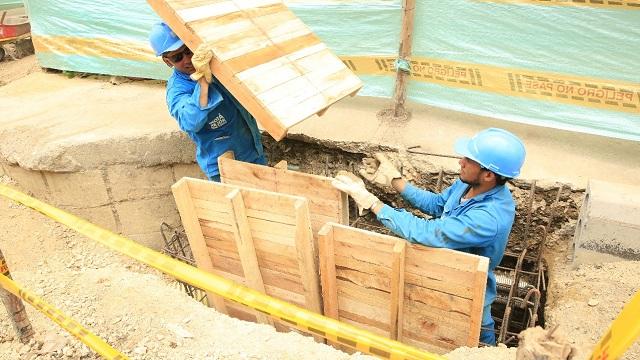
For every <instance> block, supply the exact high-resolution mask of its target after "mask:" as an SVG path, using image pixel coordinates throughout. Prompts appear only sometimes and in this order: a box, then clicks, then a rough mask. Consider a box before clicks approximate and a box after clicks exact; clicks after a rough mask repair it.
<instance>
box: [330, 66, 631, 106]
mask: <svg viewBox="0 0 640 360" xmlns="http://www.w3.org/2000/svg"><path fill="white" fill-rule="evenodd" d="M340 58H341V59H342V60H343V61H344V63H345V64H346V65H347V67H349V68H350V69H351V70H352V71H354V72H355V73H357V74H362V75H391V74H395V72H396V69H395V66H394V64H395V61H396V57H395V56H341V57H340ZM409 63H410V65H411V75H410V78H411V80H414V81H421V82H427V83H433V84H439V85H444V86H450V87H456V88H463V89H469V90H477V91H485V92H493V93H497V94H501V95H509V96H518V97H524V98H530V99H537V100H548V101H554V102H561V103H566V104H571V105H580V106H587V107H593V108H598V109H605V110H615V111H624V112H631V113H634V114H640V84H634V83H627V82H622V81H612V80H602V79H590V78H582V77H577V76H569V75H561V74H552V73H543V72H534V71H527V70H518V69H509V68H503V67H498V66H489V65H478V64H471V63H462V62H454V61H447V60H439V59H430V58H423V57H416V56H414V57H411V58H410V59H409Z"/></svg>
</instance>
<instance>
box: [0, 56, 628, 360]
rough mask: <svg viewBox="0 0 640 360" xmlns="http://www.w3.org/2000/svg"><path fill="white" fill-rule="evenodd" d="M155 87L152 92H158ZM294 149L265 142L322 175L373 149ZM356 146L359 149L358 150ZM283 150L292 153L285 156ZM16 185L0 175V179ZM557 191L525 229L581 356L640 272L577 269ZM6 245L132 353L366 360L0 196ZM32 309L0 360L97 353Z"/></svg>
mask: <svg viewBox="0 0 640 360" xmlns="http://www.w3.org/2000/svg"><path fill="white" fill-rule="evenodd" d="M34 71H40V70H39V68H38V66H37V63H36V61H35V56H29V57H26V58H24V59H20V60H17V61H3V62H0V79H2V82H3V83H0V86H2V85H4V84H6V83H8V82H10V81H13V80H16V79H19V78H22V77H24V76H25V75H27V74H29V73H31V72H34ZM106 79H108V78H106ZM97 81H106V80H105V79H103V80H99V79H98V80H97ZM141 86H145V85H144V84H141ZM150 93H151V94H152V96H155V95H156V92H150ZM24 96H28V93H25V95H24ZM150 96H151V95H150ZM16 106H17V105H16ZM101 106H102V107H103V106H104V104H101ZM96 108H98V107H96ZM43 111H46V109H43ZM295 146H296V144H295V143H291V142H281V143H273V144H267V148H268V149H269V151H270V152H271V153H272V154H281V155H282V154H287V153H289V154H291V155H290V156H289V158H291V159H295V158H297V159H298V163H296V162H293V161H292V160H290V163H291V164H293V165H298V166H299V167H300V168H301V170H302V171H306V169H305V164H308V163H312V162H313V163H315V164H316V165H315V168H314V170H309V172H313V173H322V171H325V172H326V173H327V174H330V173H335V171H337V169H338V168H341V169H351V170H353V169H355V167H356V166H357V164H358V163H359V161H360V159H361V158H362V157H363V156H365V155H370V152H371V151H372V149H371V148H370V147H362V148H361V149H362V151H360V152H358V151H351V154H352V155H349V154H348V153H344V152H341V155H336V156H337V157H341V160H340V161H336V158H332V157H328V158H327V157H319V156H313V159H309V160H310V161H305V160H304V159H303V158H301V157H300V154H301V153H300V152H298V153H297V154H298V155H297V156H294V155H293V154H296V151H292V149H294V148H295ZM333 146H336V147H341V146H342V145H341V144H333ZM305 147H307V148H309V147H310V146H309V145H307V146H305ZM345 147H346V146H345ZM356 147H357V146H356ZM349 148H350V149H353V148H354V145H350V146H349ZM382 150H384V149H382ZM318 151H320V150H318ZM307 154H313V153H312V152H307ZM318 154H321V153H320V152H319V153H318ZM309 156H312V155H309ZM276 157H277V158H278V159H287V156H284V155H282V156H280V155H278V156H274V158H276ZM410 160H412V161H410V163H411V166H412V167H413V168H414V170H411V171H413V172H414V174H413V175H415V179H416V180H415V182H417V183H418V184H420V185H425V184H427V183H428V184H429V186H432V185H433V184H435V183H436V182H437V178H438V169H437V168H433V169H432V171H420V172H418V171H415V169H418V168H419V169H421V170H422V169H427V168H428V166H429V165H428V164H420V163H419V161H417V160H416V159H410ZM453 178H455V174H444V176H443V181H442V183H443V186H445V185H446V184H447V183H448V182H450V181H451V180H452V179H453ZM10 181H11V180H10V179H8V178H6V177H4V178H2V182H3V183H10ZM527 186H530V185H527V184H526V183H515V184H512V189H513V190H514V195H515V198H516V200H517V201H518V205H519V210H518V219H517V223H516V225H515V226H514V239H516V240H517V241H514V242H513V243H512V244H511V245H510V246H512V249H513V250H517V249H518V248H520V249H522V248H523V247H531V248H537V245H538V243H539V240H540V239H539V237H536V236H538V235H536V236H534V238H533V241H525V240H524V235H523V232H524V231H525V228H526V227H527V226H526V223H527V216H528V207H527V204H528V188H527ZM539 186H540V184H539ZM557 187H558V185H557V184H542V186H541V188H540V191H536V193H537V194H538V195H537V196H536V198H535V199H534V202H533V207H532V213H533V215H532V220H531V222H530V224H529V233H530V234H531V233H533V232H534V231H533V230H532V229H535V228H536V227H537V226H538V225H546V224H547V223H551V225H550V229H551V232H550V235H549V237H548V239H547V245H546V246H545V247H544V248H543V249H542V251H544V256H545V258H546V260H547V263H548V264H549V267H550V283H549V300H548V303H547V312H546V313H547V326H552V325H554V324H560V326H561V327H560V331H563V332H564V333H565V334H566V336H567V337H568V338H569V339H570V340H571V341H572V343H573V344H574V345H575V346H576V347H577V348H578V351H579V352H578V357H577V359H586V358H588V355H589V351H590V349H591V348H592V347H593V345H594V344H595V343H596V342H597V341H598V339H599V338H600V336H602V335H603V334H604V333H605V331H606V329H607V327H608V325H609V324H610V323H611V321H612V320H613V319H614V318H615V317H616V316H617V314H618V313H619V311H620V310H621V308H622V307H623V306H624V304H625V303H626V302H628V300H629V299H630V298H631V296H632V295H633V294H634V293H635V292H636V291H638V290H640V279H639V278H638V276H637V274H638V273H640V263H639V262H619V263H607V264H599V265H588V266H580V267H578V268H576V269H574V268H573V267H572V266H571V264H570V258H569V256H568V255H569V248H570V245H569V244H570V239H571V236H572V234H573V227H574V225H575V217H576V214H577V210H578V209H579V206H580V204H581V196H582V194H581V191H579V189H569V187H566V188H565V189H567V190H566V192H565V193H563V194H561V196H560V200H559V203H560V204H559V205H555V206H552V204H553V203H554V202H555V201H554V200H555V197H556V194H557ZM376 192H377V194H378V195H379V196H381V197H383V198H384V199H385V200H388V201H389V202H391V203H394V204H395V205H398V206H401V205H403V204H402V203H400V202H397V201H398V200H397V197H395V195H394V194H389V193H388V192H387V191H386V190H384V189H377V190H376ZM551 214H556V215H554V216H551ZM365 223H367V224H370V225H371V226H375V220H373V219H371V218H369V219H368V220H367V221H365ZM378 225H379V224H378ZM518 239H520V240H518ZM0 248H1V249H2V251H3V252H4V254H5V256H6V258H7V262H8V265H9V267H10V269H11V271H12V275H13V277H14V279H15V280H16V281H18V282H19V283H21V284H23V285H25V286H26V287H27V288H29V289H31V290H33V291H34V292H35V293H36V294H37V295H39V296H41V297H42V298H44V299H45V300H46V301H47V302H49V303H50V304H52V305H54V306H56V307H58V308H60V309H61V310H62V311H63V312H65V313H67V314H68V315H70V316H72V317H73V318H74V319H75V320H77V321H79V322H80V323H82V324H84V325H85V326H87V327H88V328H89V329H90V330H91V331H93V332H94V333H96V334H97V335H98V336H100V337H102V338H103V339H105V340H107V341H108V342H109V343H110V344H111V345H112V346H114V347H115V348H117V349H119V350H121V351H123V352H124V353H126V354H127V355H128V356H130V357H131V358H133V359H346V358H367V357H365V356H364V355H361V354H354V355H348V354H345V353H343V352H340V351H338V350H335V349H333V348H331V347H328V346H325V345H322V344H318V343H315V342H314V341H313V340H312V339H310V338H306V337H303V336H301V335H299V334H296V333H288V334H284V333H276V332H275V331H274V330H273V329H272V328H270V327H268V326H266V325H257V324H253V323H246V322H242V321H239V320H236V319H232V318H229V317H227V316H225V315H221V314H218V313H217V312H215V311H214V310H213V309H209V308H207V307H205V306H203V305H202V304H200V303H198V302H197V301H195V300H193V299H192V298H190V297H188V296H187V295H186V294H184V293H183V292H182V291H181V290H180V288H179V286H178V285H177V284H176V282H175V281H173V280H172V279H170V278H168V277H166V276H164V275H162V274H160V273H158V272H156V271H154V270H152V269H149V268H148V267H146V266H143V265H140V264H137V263H135V262H134V261H132V260H130V259H128V258H125V257H122V256H120V255H118V254H115V253H113V252H111V251H109V250H107V249H105V248H103V247H102V246H100V245H97V244H95V243H94V242H93V241H92V240H89V239H87V238H85V237H84V236H81V235H78V234H76V233H74V232H72V231H70V230H67V229H66V228H64V227H63V226H61V225H59V224H57V223H54V222H53V221H51V220H48V219H47V218H45V217H44V216H42V215H40V214H39V213H36V212H34V211H33V210H31V209H28V208H24V207H23V206H21V205H16V204H13V203H11V202H10V201H8V200H6V199H4V198H0ZM27 308H28V314H29V317H30V319H31V321H32V323H33V326H34V329H35V330H36V341H34V342H33V343H31V344H28V345H23V344H21V343H20V342H19V341H17V339H16V338H15V334H14V332H13V329H12V327H11V325H10V323H9V321H8V318H7V317H6V316H0V360H4V359H7V360H8V359H61V358H66V359H93V358H97V356H96V355H95V354H93V353H92V352H91V351H90V350H89V349H88V348H87V347H86V346H84V345H82V344H80V343H79V342H78V341H76V340H75V339H73V338H72V337H71V336H69V335H68V334H66V332H64V331H63V330H61V329H60V328H59V327H58V326H57V325H55V324H54V323H53V322H51V321H50V320H49V319H48V318H46V317H44V316H43V315H41V314H39V313H38V312H36V311H34V310H33V309H32V308H31V307H30V306H28V305H27ZM448 358H450V359H480V360H482V359H514V358H515V349H505V348H501V347H497V348H482V349H468V348H461V349H457V350H456V351H454V352H452V353H451V354H449V355H448ZM624 358H625V359H631V360H635V359H640V346H638V345H637V344H636V345H634V346H633V347H632V349H631V350H630V351H629V352H627V353H626V354H625V356H624Z"/></svg>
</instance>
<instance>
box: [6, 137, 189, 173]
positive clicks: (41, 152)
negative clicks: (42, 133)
mask: <svg viewBox="0 0 640 360" xmlns="http://www.w3.org/2000/svg"><path fill="white" fill-rule="evenodd" d="M22 130H24V129H22ZM84 135H87V134H76V135H72V136H70V137H66V138H62V139H55V140H52V141H50V142H45V141H46V139H45V140H44V141H42V140H35V141H33V139H32V138H31V137H30V135H28V134H25V133H24V132H22V131H20V128H16V129H12V130H4V131H1V132H0V162H4V163H7V164H11V165H18V166H20V167H22V168H23V169H26V170H33V171H48V172H79V171H85V170H94V169H102V168H104V167H107V166H113V165H127V164H130V165H136V166H139V167H152V166H158V165H167V164H189V163H194V162H195V146H194V145H193V143H192V142H191V141H190V140H189V139H188V136H187V135H186V134H185V133H184V132H182V131H180V130H179V129H177V128H176V129H175V130H172V131H169V132H166V131H165V132H159V133H146V134H141V135H129V134H117V133H115V134H112V135H113V136H114V137H115V138H114V137H111V138H108V137H106V135H105V136H103V137H102V138H95V134H88V135H87V136H94V139H95V140H93V141H89V142H88V141H86V139H85V138H83V136H84ZM41 141H42V142H41ZM105 155H108V156H105Z"/></svg>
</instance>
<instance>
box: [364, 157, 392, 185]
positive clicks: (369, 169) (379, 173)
mask: <svg viewBox="0 0 640 360" xmlns="http://www.w3.org/2000/svg"><path fill="white" fill-rule="evenodd" d="M375 157H376V158H375V159H372V158H364V159H362V164H363V165H364V168H363V169H360V176H362V177H363V178H365V179H367V180H368V181H370V182H373V183H376V184H378V185H381V186H391V181H393V179H398V178H402V174H400V171H398V168H397V167H396V165H394V164H393V163H392V162H391V160H389V158H388V157H387V156H386V155H385V154H383V153H376V154H375Z"/></svg>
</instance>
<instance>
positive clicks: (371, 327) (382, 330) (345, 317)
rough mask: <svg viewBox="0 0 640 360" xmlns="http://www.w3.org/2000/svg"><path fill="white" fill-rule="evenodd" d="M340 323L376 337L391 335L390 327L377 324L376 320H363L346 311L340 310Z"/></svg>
mask: <svg viewBox="0 0 640 360" xmlns="http://www.w3.org/2000/svg"><path fill="white" fill-rule="evenodd" d="M340 321H342V322H344V323H347V324H351V325H353V326H356V327H358V328H361V329H364V330H367V331H370V332H372V333H374V334H376V335H380V336H387V334H389V329H388V327H385V326H384V324H381V323H380V322H377V321H376V320H375V319H369V318H363V317H361V316H359V315H356V314H352V313H350V312H348V311H345V310H340Z"/></svg>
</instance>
